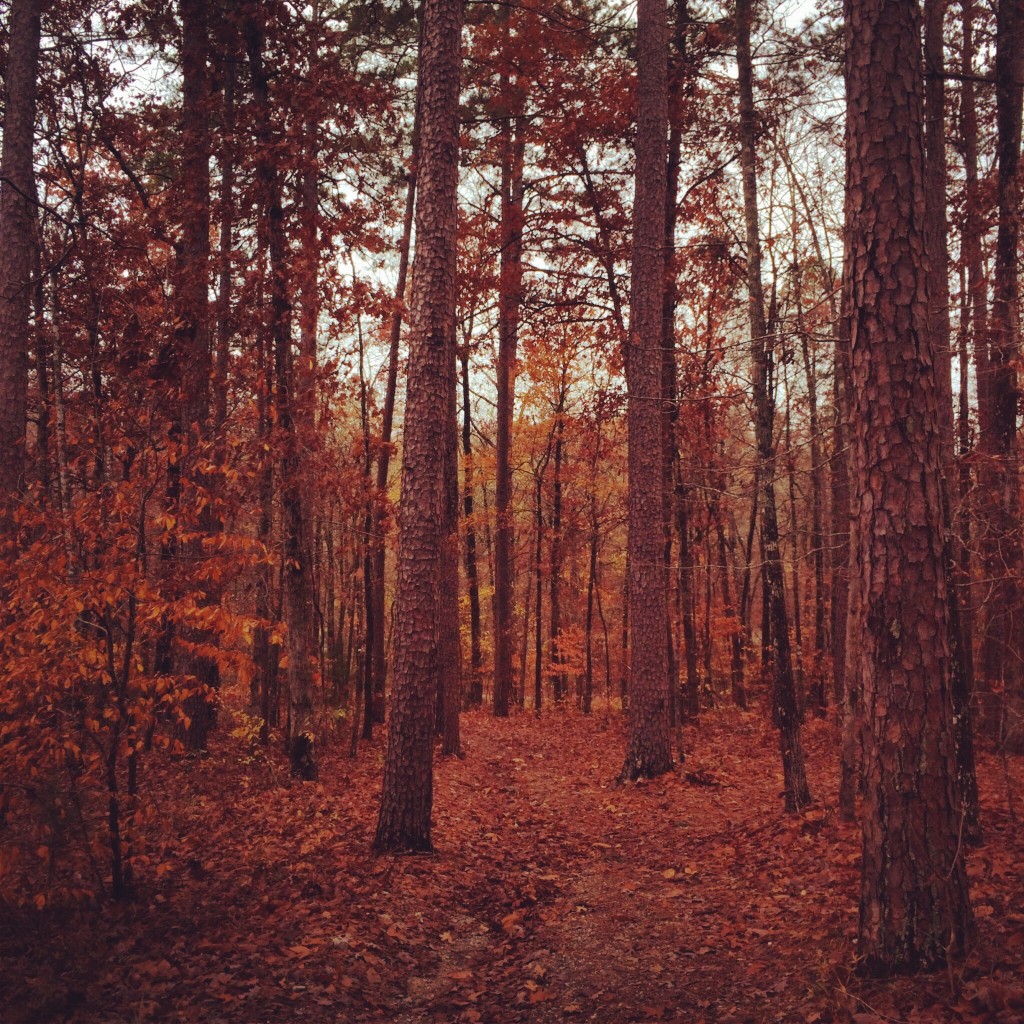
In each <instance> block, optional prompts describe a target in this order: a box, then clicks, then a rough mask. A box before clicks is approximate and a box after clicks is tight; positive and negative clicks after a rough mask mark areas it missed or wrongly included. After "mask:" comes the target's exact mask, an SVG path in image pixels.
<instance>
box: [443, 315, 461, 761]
mask: <svg viewBox="0 0 1024 1024" xmlns="http://www.w3.org/2000/svg"><path fill="white" fill-rule="evenodd" d="M449 348H450V352H449V354H448V356H447V359H446V373H447V402H446V405H447V412H446V414H445V424H444V426H445V436H444V454H443V459H444V465H443V467H442V470H443V474H444V494H443V502H444V510H443V511H444V519H443V521H442V524H441V525H442V536H441V573H440V591H439V593H438V595H437V612H438V623H437V630H438V636H439V638H440V640H439V660H440V675H441V678H440V680H439V683H440V691H441V711H442V715H441V717H442V722H441V735H442V742H441V749H442V752H443V753H445V754H448V755H452V754H454V755H461V753H462V748H461V739H460V735H459V713H460V711H461V710H462V637H461V635H460V632H459V433H458V404H457V401H456V395H457V393H458V377H457V375H456V372H455V366H456V356H455V348H456V346H455V321H454V315H453V319H452V331H451V336H450V338H449Z"/></svg>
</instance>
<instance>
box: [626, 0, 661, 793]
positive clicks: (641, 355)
mask: <svg viewBox="0 0 1024 1024" xmlns="http://www.w3.org/2000/svg"><path fill="white" fill-rule="evenodd" d="M667 138H668V16H667V9H666V7H665V4H664V3H663V2H661V0H639V3H638V5H637V134H636V190H635V200H634V204H633V269H632V280H631V296H630V326H629V339H628V345H627V358H626V385H627V395H628V399H627V424H628V434H629V437H628V456H627V457H628V465H629V505H628V521H629V538H628V549H629V573H630V578H629V606H630V615H629V617H630V620H631V624H632V626H631V628H632V631H633V635H632V646H631V649H630V695H629V712H630V714H629V742H628V747H627V751H626V759H625V763H624V764H623V767H622V772H621V776H620V777H621V778H622V779H635V778H638V777H641V776H644V777H652V776H656V775H660V774H662V773H663V772H666V771H668V770H669V769H670V768H671V767H672V744H671V734H670V708H669V702H670V700H671V696H672V695H671V693H670V689H669V677H668V664H667V657H666V654H667V652H666V649H665V646H666V645H665V638H666V635H667V631H668V605H667V600H666V594H665V568H664V545H665V539H664V527H663V494H662V491H663V483H664V481H663V471H662V455H661V453H662V427H661V417H660V415H658V411H659V409H660V403H661V399H662V359H661V344H662V303H663V291H664V268H665V255H664V246H665V203H666V192H667V181H666V166H667V164H666V160H667V156H668V153H667Z"/></svg>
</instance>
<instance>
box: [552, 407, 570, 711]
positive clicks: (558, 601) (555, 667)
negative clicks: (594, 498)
mask: <svg viewBox="0 0 1024 1024" xmlns="http://www.w3.org/2000/svg"><path fill="white" fill-rule="evenodd" d="M563 403H564V393H563V394H560V395H559V401H558V406H557V408H556V409H555V449H554V459H553V469H554V473H553V475H552V479H551V568H550V569H549V571H548V617H549V623H550V626H549V631H548V635H549V636H550V638H551V647H550V650H549V651H548V657H549V659H550V664H551V687H552V694H553V696H554V699H555V703H556V704H560V703H561V702H562V701H563V700H565V692H566V690H567V689H568V680H567V678H566V675H565V672H564V671H563V669H562V652H561V650H560V649H559V645H558V638H559V635H560V634H561V632H562V453H563V450H564V448H563V444H564V442H563V438H564V435H565V420H564V419H563V416H562V406H563Z"/></svg>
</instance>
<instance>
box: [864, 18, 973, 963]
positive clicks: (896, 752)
mask: <svg viewBox="0 0 1024 1024" xmlns="http://www.w3.org/2000/svg"><path fill="white" fill-rule="evenodd" d="M846 14H847V19H846V45H847V66H846V73H847V117H848V121H849V125H848V143H849V151H848V154H847V167H848V180H847V188H848V191H849V196H848V202H847V223H846V235H847V238H846V243H847V244H846V251H847V265H846V267H845V270H844V276H845V282H844V287H845V288H846V290H847V292H848V294H849V296H850V305H849V308H850V326H851V333H850V336H851V358H852V370H853V394H854V406H853V410H852V413H853V415H852V417H851V422H852V423H853V424H855V425H856V426H855V428H854V430H853V431H852V433H853V436H852V455H853V459H852V463H853V467H854V482H855V487H854V490H855V495H856V497H855V501H854V507H855V508H856V509H857V510H858V528H857V535H856V545H855V550H854V558H853V562H852V566H853V571H854V572H855V573H856V575H857V576H858V578H859V586H858V591H859V592H858V594H857V600H856V602H855V606H856V607H855V611H856V614H857V622H856V627H855V628H851V636H856V638H857V643H858V645H859V651H858V657H857V658H855V659H851V665H853V666H855V668H856V676H855V677H851V678H850V679H849V686H850V687H851V688H853V689H856V690H857V691H858V692H860V693H861V694H862V699H863V703H862V709H863V720H864V723H865V728H864V741H865V751H864V778H865V786H864V808H863V815H862V828H863V835H864V845H863V851H864V866H863V874H862V886H861V914H860V953H861V957H862V965H863V969H864V970H865V971H867V972H869V973H874V974H889V973H893V972H899V971H905V970H915V969H918V968H922V967H929V966H933V965H935V964H939V963H942V962H945V960H946V959H947V957H948V956H949V955H950V954H954V953H956V952H958V951H960V950H962V949H963V947H964V944H965V942H966V940H967V938H968V936H969V934H970V931H971V912H970V904H969V901H968V895H967V874H966V871H965V868H964V860H963V856H962V850H961V836H960V820H959V818H960V815H959V810H958V801H957V796H956V792H955V785H954V759H955V749H954V733H953V722H952V699H951V679H952V672H953V664H952V651H951V645H950V639H949V629H950V623H949V603H948V594H947V588H946V571H945V569H946V567H945V564H944V561H945V552H946V546H945V544H944V542H943V532H944V524H943V497H942V480H941V467H942V423H941V416H940V413H939V407H938V403H939V389H938V386H937V381H936V372H935V360H936V353H935V350H934V345H933V342H932V337H931V333H930V327H931V323H930V316H929V307H928V299H929V295H928V282H927V251H926V240H925V237H924V233H923V230H922V226H923V224H924V220H925V205H926V198H925V159H924V157H925V154H924V140H923V133H922V124H923V110H922V92H923V86H924V77H923V69H922V66H921V42H920V40H921V19H920V12H919V9H918V7H917V4H916V2H914V0H909V2H903V3H890V2H887V0H847V4H846Z"/></svg>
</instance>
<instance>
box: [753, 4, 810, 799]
mask: <svg viewBox="0 0 1024 1024" xmlns="http://www.w3.org/2000/svg"><path fill="white" fill-rule="evenodd" d="M751 21H752V12H751V0H737V4H736V22H737V32H736V63H737V67H738V70H739V110H740V126H739V129H740V166H741V169H742V175H743V207H744V218H745V222H746V236H747V292H748V309H749V316H750V332H751V350H752V359H753V364H754V407H755V413H756V434H757V448H758V482H759V484H760V488H761V558H762V561H763V563H764V577H765V583H766V587H765V591H766V598H767V600H768V602H769V608H770V622H771V629H772V641H773V645H774V649H773V655H774V656H773V662H774V686H773V696H772V717H773V719H774V721H775V725H776V726H777V728H778V730H779V746H780V750H781V753H782V768H783V775H784V779H785V802H786V808H787V810H790V811H795V810H799V809H800V808H801V807H804V806H805V805H806V804H807V803H809V802H810V799H811V796H810V790H809V787H808V785H807V775H806V771H805V768H804V753H803V745H802V743H801V739H800V712H799V707H798V704H797V695H796V686H795V683H794V680H793V660H792V654H791V651H790V645H789V620H788V616H787V615H786V597H785V581H784V578H783V569H782V555H781V552H780V550H779V524H778V517H777V514H776V506H775V479H774V477H775V445H774V442H773V440H772V418H773V409H772V399H771V394H770V391H769V374H770V369H769V361H768V359H769V357H768V352H767V340H768V337H767V336H768V328H767V324H766V322H765V312H764V292H763V288H762V284H761V240H760V227H759V222H758V209H757V176H756V169H755V164H756V153H755V138H756V113H755V108H754V76H753V67H752V63H751V56H750V31H751Z"/></svg>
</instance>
